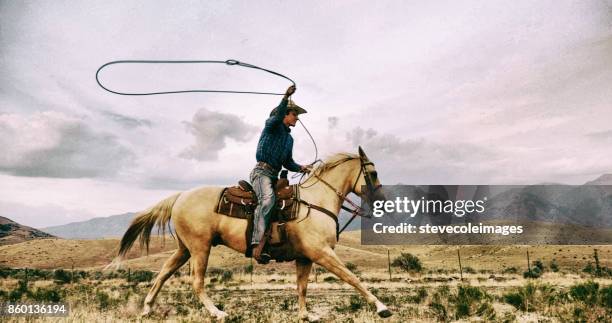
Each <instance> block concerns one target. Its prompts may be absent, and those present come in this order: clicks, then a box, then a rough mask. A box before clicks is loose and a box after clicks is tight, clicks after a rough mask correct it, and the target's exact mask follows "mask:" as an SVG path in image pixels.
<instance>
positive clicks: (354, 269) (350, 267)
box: [344, 262, 360, 275]
mask: <svg viewBox="0 0 612 323" xmlns="http://www.w3.org/2000/svg"><path fill="white" fill-rule="evenodd" d="M344 266H346V269H348V270H350V271H351V272H352V273H353V274H355V275H357V274H359V273H360V272H359V270H358V269H357V265H355V264H354V263H352V262H347V263H346V264H344Z"/></svg>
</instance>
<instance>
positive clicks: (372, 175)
mask: <svg viewBox="0 0 612 323" xmlns="http://www.w3.org/2000/svg"><path fill="white" fill-rule="evenodd" d="M359 161H360V163H361V166H360V167H361V170H360V171H359V175H358V177H357V180H356V181H355V184H354V185H353V193H355V194H357V195H359V196H360V197H361V198H362V199H365V201H366V202H367V203H368V204H371V203H372V202H373V201H376V200H385V193H384V192H383V189H382V184H381V183H380V180H379V178H378V172H377V171H376V167H375V166H374V163H373V162H372V161H370V159H369V158H368V156H367V155H366V154H365V152H364V151H363V149H362V148H361V146H359Z"/></svg>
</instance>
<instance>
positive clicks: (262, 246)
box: [253, 231, 272, 265]
mask: <svg viewBox="0 0 612 323" xmlns="http://www.w3.org/2000/svg"><path fill="white" fill-rule="evenodd" d="M269 236H270V234H269V232H268V231H266V232H265V233H264V235H263V237H262V238H261V240H259V244H255V245H253V258H255V260H257V263H258V264H262V265H265V264H267V263H269V262H270V260H271V259H272V256H270V254H269V253H268V251H267V250H266V249H267V248H266V242H268V237H269Z"/></svg>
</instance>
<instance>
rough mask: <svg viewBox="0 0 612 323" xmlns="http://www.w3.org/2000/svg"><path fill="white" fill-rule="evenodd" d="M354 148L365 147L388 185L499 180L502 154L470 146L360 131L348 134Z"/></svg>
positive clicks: (367, 130) (352, 131)
mask: <svg viewBox="0 0 612 323" xmlns="http://www.w3.org/2000/svg"><path fill="white" fill-rule="evenodd" d="M346 139H347V140H348V141H349V142H350V144H351V145H352V146H362V147H363V149H364V151H365V152H366V154H367V155H368V157H369V158H370V159H371V160H372V161H373V162H374V163H375V164H376V167H377V169H378V171H379V173H380V174H381V178H383V180H384V179H385V178H386V179H387V182H385V184H396V183H398V182H404V183H410V184H453V183H456V184H466V183H474V182H478V181H483V180H487V179H488V180H495V179H492V177H491V176H493V174H494V170H495V168H496V167H497V166H496V165H497V163H498V162H499V154H498V152H496V151H494V150H493V149H490V148H488V147H482V146H477V145H474V144H470V143H466V142H440V141H434V140H430V139H426V138H418V139H403V138H400V137H398V136H396V135H394V134H389V133H382V134H379V133H378V132H377V131H375V130H373V129H363V128H361V127H357V128H354V129H352V130H351V131H349V132H347V133H346Z"/></svg>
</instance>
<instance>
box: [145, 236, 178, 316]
mask: <svg viewBox="0 0 612 323" xmlns="http://www.w3.org/2000/svg"><path fill="white" fill-rule="evenodd" d="M178 244H179V247H178V249H177V250H176V251H175V252H174V254H172V256H171V257H170V258H169V259H168V260H166V262H165V263H164V265H163V267H162V269H161V271H160V272H159V274H158V275H157V277H156V278H155V282H154V283H153V286H152V287H151V289H150V290H149V294H147V297H146V298H145V301H144V308H143V310H142V315H143V316H145V315H148V314H149V313H151V308H152V306H153V303H154V302H155V297H156V296H157V293H159V290H160V289H161V288H162V286H163V285H164V283H165V282H166V280H167V279H168V278H170V276H172V274H174V272H175V271H176V270H177V269H179V268H180V267H181V266H182V265H184V264H185V262H186V261H187V260H188V259H189V251H188V250H187V248H185V245H183V244H182V243H181V242H180V240H179V242H178Z"/></svg>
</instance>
